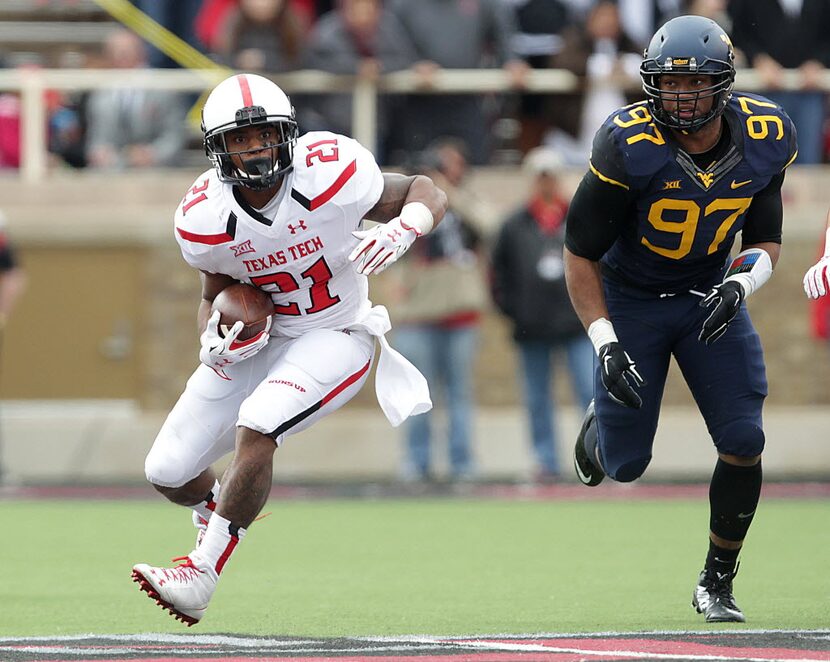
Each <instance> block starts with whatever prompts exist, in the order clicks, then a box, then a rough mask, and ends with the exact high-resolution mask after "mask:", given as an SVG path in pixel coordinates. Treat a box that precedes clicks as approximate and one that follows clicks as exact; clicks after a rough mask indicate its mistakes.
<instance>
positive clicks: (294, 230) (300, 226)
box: [288, 219, 308, 234]
mask: <svg viewBox="0 0 830 662" xmlns="http://www.w3.org/2000/svg"><path fill="white" fill-rule="evenodd" d="M288 229H289V230H291V234H297V230H308V228H307V227H306V224H305V221H304V220H302V219H300V222H299V223H297V225H291V224H290V223H289V224H288Z"/></svg>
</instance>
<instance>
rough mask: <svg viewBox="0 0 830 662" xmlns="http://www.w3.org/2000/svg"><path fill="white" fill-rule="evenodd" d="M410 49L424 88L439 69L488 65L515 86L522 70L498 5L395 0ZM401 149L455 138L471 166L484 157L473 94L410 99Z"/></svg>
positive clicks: (508, 21)
mask: <svg viewBox="0 0 830 662" xmlns="http://www.w3.org/2000/svg"><path fill="white" fill-rule="evenodd" d="M391 6H392V8H393V10H394V12H395V14H396V15H397V16H398V18H399V19H400V21H401V23H402V24H403V26H404V29H405V30H406V31H407V33H408V34H409V37H410V39H411V40H412V43H413V44H414V45H415V51H416V55H417V57H418V59H419V61H418V62H416V64H415V65H414V70H415V72H416V73H417V74H418V75H419V76H420V78H421V81H422V84H423V86H424V87H427V88H428V87H430V86H431V85H432V84H433V81H434V78H435V74H436V73H437V72H438V71H439V70H440V69H441V68H446V69H478V68H481V67H485V66H488V64H489V63H491V62H492V63H494V64H496V65H497V66H500V67H503V68H504V69H505V70H506V71H507V72H508V73H509V74H510V78H511V81H512V84H513V86H515V87H521V86H522V85H523V83H524V79H525V77H526V74H527V71H528V66H527V63H526V62H524V61H523V60H522V59H521V58H520V57H518V56H517V55H516V53H515V52H514V51H513V48H512V45H511V40H512V38H513V35H514V34H515V32H516V22H515V17H514V15H513V13H512V12H511V11H510V8H509V7H508V6H507V5H506V4H505V3H504V2H503V1H502V0H477V1H474V2H471V1H470V0H417V2H413V1H412V0H395V2H394V3H393V4H392V5H391ZM402 120H403V122H402V123H401V126H400V127H397V126H396V128H400V129H401V130H402V132H403V133H402V136H401V138H402V139H401V140H400V143H401V147H402V148H404V149H415V150H420V149H424V148H425V147H426V146H427V145H428V144H429V143H430V142H432V141H433V140H435V139H436V138H439V137H441V136H447V135H450V136H457V137H460V138H462V139H463V140H464V142H465V143H466V144H467V145H469V146H470V152H471V153H470V157H471V160H472V162H473V163H483V162H485V161H486V160H487V158H488V155H489V146H488V127H487V120H486V117H485V113H484V108H483V106H482V99H481V97H480V96H479V95H475V94H472V95H470V94H442V95H430V94H426V95H414V96H413V98H412V99H410V100H409V101H408V102H407V105H406V113H405V115H404V116H403V117H402Z"/></svg>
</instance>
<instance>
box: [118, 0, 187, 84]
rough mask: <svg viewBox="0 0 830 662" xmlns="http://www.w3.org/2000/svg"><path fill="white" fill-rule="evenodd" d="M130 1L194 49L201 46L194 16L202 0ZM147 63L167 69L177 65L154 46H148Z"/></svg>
mask: <svg viewBox="0 0 830 662" xmlns="http://www.w3.org/2000/svg"><path fill="white" fill-rule="evenodd" d="M132 3H133V4H134V5H135V6H136V7H138V9H140V10H141V11H142V12H144V13H145V14H147V16H149V17H150V18H152V19H153V20H154V21H155V22H156V23H158V24H159V25H161V26H163V27H165V28H167V29H168V30H169V31H170V32H172V33H173V34H174V35H176V36H177V37H179V38H180V39H182V40H184V41H185V42H187V43H188V44H189V45H190V46H192V47H193V48H195V49H196V50H200V49H201V48H202V44H201V43H200V41H199V40H198V39H197V38H196V16H197V15H198V13H199V9H200V8H201V6H202V0H132ZM148 64H149V66H151V67H153V68H167V69H174V68H176V67H178V66H179V64H178V63H177V62H176V61H175V60H173V59H171V58H170V57H169V56H167V55H165V54H164V53H163V52H162V51H160V50H159V49H158V48H156V47H155V46H149V47H148Z"/></svg>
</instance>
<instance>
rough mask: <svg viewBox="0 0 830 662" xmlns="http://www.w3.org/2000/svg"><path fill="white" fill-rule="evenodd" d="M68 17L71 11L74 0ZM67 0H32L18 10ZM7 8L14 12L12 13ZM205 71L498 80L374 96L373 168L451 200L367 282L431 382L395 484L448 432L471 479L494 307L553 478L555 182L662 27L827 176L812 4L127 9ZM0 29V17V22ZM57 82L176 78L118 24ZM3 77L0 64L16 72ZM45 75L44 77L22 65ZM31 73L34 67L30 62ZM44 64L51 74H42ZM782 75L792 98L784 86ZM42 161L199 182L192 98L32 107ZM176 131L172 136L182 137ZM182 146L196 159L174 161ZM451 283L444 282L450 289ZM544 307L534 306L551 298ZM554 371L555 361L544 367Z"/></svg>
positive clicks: (135, 92) (10, 123)
mask: <svg viewBox="0 0 830 662" xmlns="http://www.w3.org/2000/svg"><path fill="white" fill-rule="evenodd" d="M72 1H73V2H79V1H80V0H72ZM60 2H63V3H70V0H51V2H50V1H49V0H41V1H38V0H32V5H41V6H42V5H48V4H55V3H60ZM18 4H20V3H19V2H18ZM133 4H134V5H135V6H136V7H137V8H138V9H140V10H141V11H143V12H144V13H146V14H147V15H149V16H150V17H151V18H153V19H154V20H155V21H157V22H158V23H160V24H161V25H163V26H165V27H166V28H167V29H169V30H170V31H171V32H172V33H174V34H175V35H177V36H178V37H179V38H181V39H182V40H184V41H185V42H187V43H188V44H190V45H191V46H192V47H193V48H195V49H197V50H199V51H200V52H202V53H205V54H207V55H208V56H209V57H210V58H211V59H212V60H214V61H215V62H217V63H219V64H222V65H224V66H227V67H230V68H233V69H237V70H245V71H255V72H260V73H264V74H266V75H272V76H273V77H275V80H276V81H277V82H279V76H280V75H281V74H285V73H286V72H292V71H299V70H307V69H315V70H322V71H327V72H332V73H337V74H351V75H355V76H357V77H359V78H361V79H365V80H369V81H373V80H377V79H378V77H379V76H381V75H383V74H385V73H389V72H395V71H404V70H409V71H412V72H413V73H414V74H415V76H416V78H417V80H418V81H419V84H420V86H421V87H423V88H425V89H428V88H429V87H430V86H431V85H433V83H434V81H435V77H436V75H437V74H438V72H440V70H441V69H475V68H495V67H500V68H502V69H503V70H504V71H505V72H506V74H507V76H506V78H507V80H508V81H509V88H508V89H505V90H504V91H503V92H502V93H499V94H486V95H476V94H435V95H431V94H410V95H391V94H390V95H381V96H380V97H379V107H378V125H377V129H378V133H377V138H376V144H375V145H374V148H375V151H376V153H377V157H378V161H379V162H380V163H383V164H386V165H392V166H397V167H399V168H402V169H405V170H408V171H410V172H413V173H415V172H420V173H425V174H428V175H429V176H431V177H432V178H433V179H435V180H436V181H437V182H438V183H439V185H440V186H441V187H442V188H444V189H445V190H446V192H447V194H448V199H449V211H448V213H447V216H446V218H445V220H444V222H443V223H442V224H441V225H440V226H439V228H438V230H437V231H436V232H434V233H432V234H430V235H429V236H428V237H427V238H426V239H425V240H422V241H419V242H417V243H416V244H415V247H414V248H413V250H412V251H410V254H409V255H407V256H406V257H405V259H404V260H403V261H402V264H401V267H400V268H399V269H395V270H390V272H389V275H388V276H386V277H385V278H382V279H380V280H379V283H380V285H381V286H382V287H385V288H386V295H385V296H386V298H387V299H388V304H389V307H390V309H391V312H392V314H393V318H394V319H395V333H396V336H397V338H396V341H395V342H396V346H397V347H398V348H399V349H400V350H401V351H402V352H403V353H404V354H405V355H406V356H407V357H408V358H410V360H412V361H413V362H414V363H416V364H417V365H418V367H419V368H420V370H421V371H422V372H423V373H424V374H425V375H427V376H428V378H429V381H430V384H431V388H432V391H433V395H434V399H435V402H436V405H437V407H436V408H437V410H438V411H441V410H443V412H444V416H443V417H438V419H437V420H436V419H435V418H434V417H433V416H432V415H424V416H418V417H415V418H414V419H411V420H410V421H408V422H407V425H406V426H404V428H403V435H404V442H405V447H406V452H405V466H404V467H402V475H403V476H404V477H406V478H408V479H412V480H419V481H422V480H430V479H432V478H433V477H434V476H435V464H436V459H435V457H434V453H433V452H432V451H431V446H432V445H433V437H435V436H439V435H438V434H437V433H438V432H439V430H438V424H439V423H443V422H446V425H445V426H444V427H445V430H444V431H442V434H441V435H440V436H443V437H444V445H445V446H446V449H447V451H448V453H447V455H448V457H447V461H446V466H447V475H448V476H449V477H450V478H451V479H453V480H468V479H470V478H472V477H474V476H475V475H476V462H475V457H474V452H473V448H474V445H473V443H472V442H473V436H474V425H473V423H474V418H475V395H474V379H473V373H474V370H475V363H476V361H479V360H483V361H486V358H487V357H484V356H481V354H480V353H479V352H478V340H479V335H480V326H481V320H482V316H483V313H484V312H485V311H487V310H493V309H495V310H497V311H498V312H499V313H501V314H502V315H503V317H504V321H505V324H506V327H507V328H508V329H509V330H508V331H506V333H511V334H512V338H513V341H514V349H515V355H516V360H515V363H516V366H517V380H516V381H517V384H519V385H521V391H522V394H523V404H524V408H525V411H526V419H527V430H528V434H527V437H528V444H529V448H532V450H533V454H534V458H535V461H536V478H537V480H540V481H546V482H547V481H553V480H557V479H558V478H559V476H560V467H559V463H558V455H559V453H558V452H557V450H556V449H557V446H558V445H559V443H558V441H557V428H558V426H559V422H558V416H557V408H556V407H555V406H554V402H555V400H556V396H555V395H554V394H553V393H552V392H551V389H550V386H551V383H552V381H553V379H552V377H553V373H554V371H555V369H556V365H557V364H558V362H559V363H562V367H566V368H567V373H568V380H569V382H570V385H571V387H572V392H573V396H572V397H571V400H570V401H571V402H572V403H573V404H575V405H576V406H577V407H578V408H579V410H580V411H581V410H582V409H583V408H584V407H585V405H586V404H587V401H588V400H589V399H590V397H591V394H592V389H593V384H592V376H593V362H594V358H593V356H594V355H593V351H592V348H591V345H590V342H589V341H588V339H587V337H586V335H585V334H584V332H583V330H582V328H581V325H580V324H579V321H578V320H577V318H576V316H575V314H574V312H573V309H572V308H571V305H570V301H569V298H568V296H567V293H566V290H565V284H564V270H563V266H562V258H561V255H562V243H563V237H564V227H563V226H564V218H565V214H566V212H567V208H568V202H569V201H568V200H567V198H566V197H565V196H564V194H563V193H562V191H561V190H560V185H559V176H560V174H561V171H562V170H563V169H564V168H568V167H574V166H584V165H585V164H586V162H587V159H588V156H589V154H590V145H591V139H592V136H593V134H594V132H595V130H596V129H597V127H598V126H599V125H600V124H601V123H602V121H603V120H604V119H605V117H607V115H608V114H610V113H611V112H613V110H615V109H616V108H618V107H619V106H621V105H624V104H625V103H628V102H632V101H635V100H638V99H641V98H642V92H641V89H640V87H639V78H638V68H639V65H640V61H641V57H642V52H643V48H644V46H645V45H646V41H647V40H648V39H649V38H650V36H651V35H652V34H653V33H654V31H655V30H656V28H657V27H659V26H660V25H661V24H662V23H663V22H665V21H667V20H669V19H671V18H673V17H675V16H678V15H681V14H684V13H692V14H699V15H705V16H708V17H710V18H712V19H714V20H716V21H717V22H718V23H720V24H721V25H722V26H723V27H724V28H725V29H726V30H727V32H728V33H729V34H730V35H731V37H732V39H733V42H734V45H735V47H736V50H737V57H738V62H737V65H738V67H739V68H746V69H754V70H755V72H756V73H757V74H758V77H759V78H760V80H761V81H762V86H763V87H764V88H765V90H764V91H763V93H764V94H766V95H767V96H769V97H771V98H773V99H774V100H776V101H777V102H779V103H780V104H782V105H783V106H784V107H785V109H786V110H787V111H788V113H789V114H790V115H791V116H792V118H793V120H794V121H795V123H796V126H797V129H798V132H799V146H800V152H799V162H800V163H802V164H815V163H822V162H825V161H827V155H828V145H830V140H828V136H830V131H828V130H827V127H826V124H827V120H826V116H827V113H826V99H827V95H826V94H825V90H824V89H823V88H822V73H823V72H824V70H825V68H826V67H827V66H830V1H828V0H133ZM0 20H2V11H1V10H0ZM100 46H101V48H100V50H99V52H97V53H95V54H92V55H87V56H86V57H85V58H84V59H83V61H82V62H80V63H79V62H78V61H77V60H73V66H79V65H80V66H84V67H89V68H115V69H144V68H171V67H177V66H179V64H178V63H177V62H175V61H173V60H171V59H170V57H169V56H168V54H165V53H164V52H162V51H159V50H157V49H156V48H153V47H152V46H150V45H149V44H146V43H145V42H144V41H143V40H142V39H141V38H139V37H138V36H137V35H136V34H134V33H133V32H131V31H130V30H129V29H127V28H125V27H112V28H111V29H110V30H109V32H108V33H107V34H106V36H105V37H104V38H103V39H102V43H101V45H100ZM20 64H21V63H19V62H17V63H16V62H12V61H9V62H8V63H7V66H20ZM39 64H40V65H41V66H47V64H46V63H39ZM28 66H32V64H31V63H29V65H28ZM48 66H53V65H51V64H49V65H48ZM532 69H564V70H567V71H569V72H572V73H573V74H575V75H576V76H577V78H578V80H579V81H580V84H579V88H578V89H577V90H576V91H574V92H572V93H567V94H531V93H529V92H528V91H527V90H526V89H524V88H525V83H526V81H527V78H528V75H529V73H530V72H531V70H532ZM785 70H796V72H797V73H796V77H797V81H798V82H797V84H796V86H795V87H796V89H786V90H785V89H783V88H784V87H785V86H784V85H783V80H784V71H785ZM292 100H293V102H294V105H295V107H296V110H297V114H298V121H299V123H300V128H301V131H302V132H307V131H313V130H331V131H334V132H337V133H345V134H350V133H351V127H352V120H353V118H352V105H351V100H350V93H349V92H336V93H325V94H311V93H306V94H294V95H292ZM46 104H47V112H48V118H49V127H48V138H49V150H50V152H51V154H52V158H53V159H54V160H55V163H56V164H59V165H62V166H64V167H72V168H90V169H92V168H99V169H125V168H144V167H158V166H176V165H187V166H189V167H192V168H194V169H195V168H198V167H202V168H206V167H207V162H206V161H205V159H204V155H203V153H202V152H201V145H200V143H201V136H200V133H199V132H198V130H195V129H194V128H193V126H192V125H188V123H187V121H186V116H187V115H188V111H189V109H191V108H193V107H194V106H195V105H197V98H196V96H195V95H192V94H185V93H176V92H170V91H156V90H142V89H136V88H134V87H130V88H124V89H113V90H96V91H79V92H77V93H74V94H59V93H56V92H49V93H48V95H47V99H46ZM19 117H20V100H19V98H18V97H17V96H16V95H15V94H10V93H5V94H0V168H2V167H7V168H15V167H18V166H19V163H20V144H19ZM188 127H189V128H188ZM188 147H189V148H190V149H191V150H192V152H193V153H194V154H196V155H197V156H198V158H197V159H194V160H193V161H192V162H190V163H183V162H182V160H181V157H182V154H186V153H187V149H188ZM483 164H499V165H505V164H516V165H517V167H518V166H519V164H521V167H522V172H523V174H524V176H525V180H526V181H527V183H528V190H527V194H526V197H525V203H524V204H522V205H521V206H520V208H519V209H516V210H515V211H514V212H512V213H511V214H510V215H509V216H508V217H507V218H504V219H502V220H501V221H499V219H496V218H494V212H493V210H492V209H490V208H488V207H487V205H485V204H483V203H482V201H481V200H479V199H477V198H476V197H475V196H474V195H472V194H471V193H470V191H469V190H468V188H467V173H468V169H469V166H470V165H483ZM448 283H449V284H451V286H448ZM552 301H553V302H556V303H555V305H551V302H552ZM554 359H556V360H554Z"/></svg>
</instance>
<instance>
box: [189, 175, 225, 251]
mask: <svg viewBox="0 0 830 662" xmlns="http://www.w3.org/2000/svg"><path fill="white" fill-rule="evenodd" d="M223 186H226V184H224V183H223V182H221V181H219V177H218V176H217V175H216V171H215V170H212V169H211V170H208V171H206V172H204V173H202V174H201V175H199V177H197V178H196V181H195V182H193V186H191V187H190V188H189V189H187V192H186V193H185V194H184V197H183V198H182V201H181V202H180V203H179V206H178V208H177V209H176V215H175V226H176V239H177V240H178V241H179V243H180V244H182V245H183V246H184V245H185V244H187V245H188V246H189V249H190V250H191V251H193V252H200V251H201V250H207V249H208V248H209V247H210V246H215V245H217V244H223V243H226V242H229V241H232V240H233V238H234V235H235V234H236V228H235V227H234V228H231V229H229V228H228V223H229V221H228V214H227V213H225V203H224V199H223V195H222V187H223ZM200 247H203V248H200Z"/></svg>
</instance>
